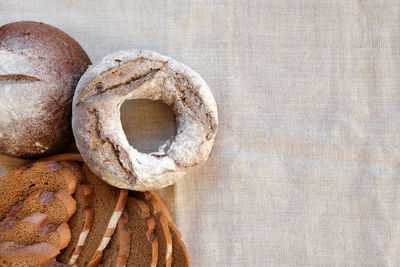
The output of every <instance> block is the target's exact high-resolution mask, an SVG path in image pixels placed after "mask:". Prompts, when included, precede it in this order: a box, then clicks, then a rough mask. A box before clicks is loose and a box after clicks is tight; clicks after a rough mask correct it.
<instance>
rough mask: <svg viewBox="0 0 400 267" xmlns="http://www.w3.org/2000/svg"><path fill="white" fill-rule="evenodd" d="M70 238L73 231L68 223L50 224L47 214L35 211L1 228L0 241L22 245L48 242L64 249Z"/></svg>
mask: <svg viewBox="0 0 400 267" xmlns="http://www.w3.org/2000/svg"><path fill="white" fill-rule="evenodd" d="M70 238H71V233H70V230H69V227H68V225H67V224H66V223H62V224H60V225H58V226H54V225H50V224H49V223H48V220H47V215H46V214H43V213H34V214H32V215H29V216H28V217H26V218H24V219H22V220H20V221H16V222H15V223H13V224H10V225H5V226H4V227H3V228H1V229H0V242H7V241H10V242H15V243H17V244H20V245H31V244H33V243H39V242H47V243H49V244H51V245H52V246H54V247H56V248H58V249H63V248H65V247H66V246H67V245H68V242H69V240H70Z"/></svg>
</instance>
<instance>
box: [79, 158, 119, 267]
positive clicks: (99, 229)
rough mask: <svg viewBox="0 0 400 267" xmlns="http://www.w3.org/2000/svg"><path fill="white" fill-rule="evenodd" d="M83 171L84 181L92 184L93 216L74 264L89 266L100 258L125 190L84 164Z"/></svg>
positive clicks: (115, 222)
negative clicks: (103, 178) (106, 181)
mask: <svg viewBox="0 0 400 267" xmlns="http://www.w3.org/2000/svg"><path fill="white" fill-rule="evenodd" d="M83 172H84V176H85V180H86V182H87V183H90V184H91V185H92V186H93V208H94V218H93V223H92V227H91V229H90V232H89V234H88V236H87V239H86V242H85V245H84V246H83V248H82V251H81V253H80V256H79V257H78V259H77V261H76V264H77V265H78V266H86V265H87V266H91V265H95V264H96V262H97V263H98V262H99V261H100V260H101V256H102V251H103V250H104V249H105V248H106V246H107V245H108V242H109V240H110V238H111V236H112V234H113V233H114V231H115V227H116V225H117V222H118V220H119V218H120V216H121V213H122V209H123V207H124V206H125V203H126V197H127V192H126V191H125V190H120V189H118V188H115V187H112V186H110V185H108V184H107V183H105V182H104V181H102V180H101V179H99V177H97V176H96V175H94V174H93V173H92V172H91V171H90V170H89V168H88V167H87V166H86V165H84V166H83Z"/></svg>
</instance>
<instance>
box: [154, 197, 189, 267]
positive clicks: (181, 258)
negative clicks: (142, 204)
mask: <svg viewBox="0 0 400 267" xmlns="http://www.w3.org/2000/svg"><path fill="white" fill-rule="evenodd" d="M148 194H150V195H151V198H152V199H154V200H155V201H156V202H157V204H158V205H159V206H160V207H161V210H162V213H163V214H164V215H165V218H166V219H167V221H168V228H169V230H170V233H171V237H172V266H173V267H186V266H190V259H189V254H188V251H187V249H186V246H185V243H183V241H182V235H181V233H180V232H179V231H178V230H177V228H176V225H175V222H174V220H173V218H172V215H171V212H170V210H169V208H168V206H167V204H165V202H164V200H163V199H162V198H161V196H160V195H159V194H158V192H157V191H154V190H152V191H148Z"/></svg>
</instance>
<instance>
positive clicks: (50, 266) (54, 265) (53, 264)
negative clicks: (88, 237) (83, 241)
mask: <svg viewBox="0 0 400 267" xmlns="http://www.w3.org/2000/svg"><path fill="white" fill-rule="evenodd" d="M43 267H78V265H76V264H65V263H61V262H58V261H57V260H56V259H52V260H50V261H49V262H48V263H46V264H44V265H43Z"/></svg>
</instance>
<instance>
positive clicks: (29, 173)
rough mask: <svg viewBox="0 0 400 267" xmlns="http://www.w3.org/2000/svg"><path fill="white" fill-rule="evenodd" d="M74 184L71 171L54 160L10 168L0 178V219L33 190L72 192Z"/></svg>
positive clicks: (73, 176) (74, 187)
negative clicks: (10, 169)
mask: <svg viewBox="0 0 400 267" xmlns="http://www.w3.org/2000/svg"><path fill="white" fill-rule="evenodd" d="M76 184H77V177H76V176H75V174H74V173H73V171H72V170H71V169H70V168H68V167H64V166H63V165H62V164H60V163H57V162H55V161H41V162H35V163H31V164H28V165H25V166H22V167H20V168H18V169H15V170H12V171H10V172H8V173H7V174H6V175H5V176H4V177H3V178H2V179H0V188H1V189H2V190H1V191H0V199H1V203H0V219H4V217H6V215H7V213H8V212H9V211H10V209H11V208H12V207H13V206H14V205H16V204H17V203H18V202H21V201H23V200H24V199H26V198H27V197H28V196H29V195H31V194H32V193H33V192H35V191H38V190H41V189H45V190H47V191H51V192H57V191H60V190H64V191H66V192H67V193H68V194H72V193H73V192H75V189H76Z"/></svg>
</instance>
